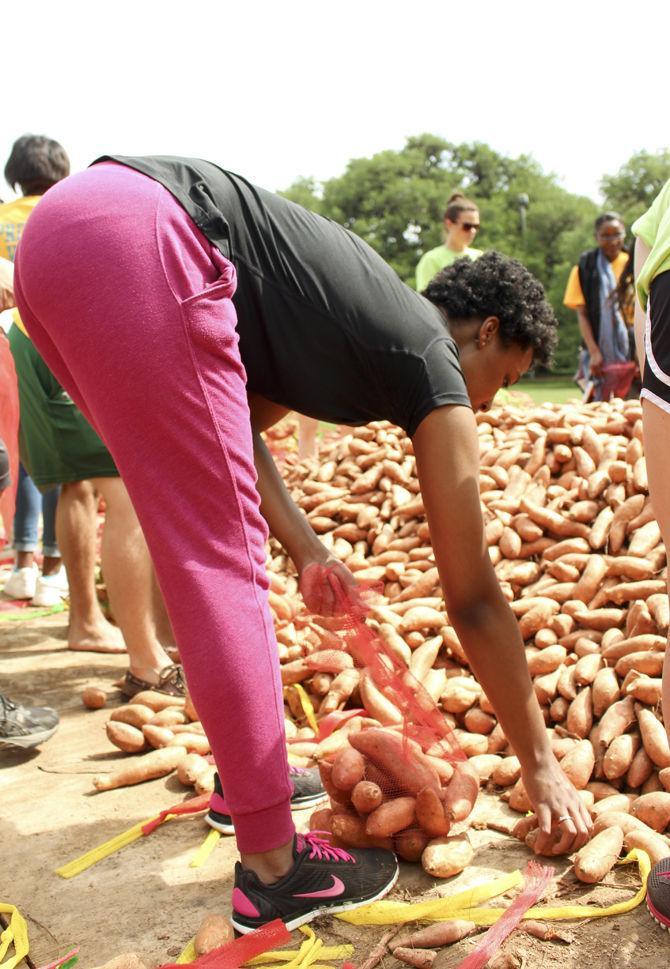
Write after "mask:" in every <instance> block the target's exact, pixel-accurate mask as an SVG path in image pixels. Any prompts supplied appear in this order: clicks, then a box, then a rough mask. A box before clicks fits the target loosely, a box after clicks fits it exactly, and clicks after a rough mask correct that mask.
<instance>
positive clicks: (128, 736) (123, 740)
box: [105, 720, 147, 754]
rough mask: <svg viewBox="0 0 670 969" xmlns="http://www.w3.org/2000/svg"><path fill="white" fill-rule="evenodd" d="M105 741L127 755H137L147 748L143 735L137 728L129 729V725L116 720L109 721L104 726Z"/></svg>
mask: <svg viewBox="0 0 670 969" xmlns="http://www.w3.org/2000/svg"><path fill="white" fill-rule="evenodd" d="M105 732H106V734H107V739H108V740H109V741H110V742H111V743H113V744H114V746H115V747H118V748H119V750H123V751H125V752H126V753H128V754H138V753H139V752H140V751H141V750H144V749H145V748H146V746H147V742H146V740H145V738H144V734H143V733H142V731H141V730H138V729H137V727H131V725H130V724H129V723H119V722H118V721H116V720H109V721H108V722H107V723H106V724H105Z"/></svg>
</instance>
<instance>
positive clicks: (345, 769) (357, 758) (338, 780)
mask: <svg viewBox="0 0 670 969" xmlns="http://www.w3.org/2000/svg"><path fill="white" fill-rule="evenodd" d="M364 773H365V759H364V757H363V755H362V754H361V753H359V751H357V750H354V749H353V748H352V747H349V746H347V747H344V748H343V749H342V750H340V751H339V753H338V754H337V755H336V757H335V760H334V761H333V770H332V774H331V779H332V782H333V784H334V785H335V787H337V788H338V790H340V791H352V790H353V789H354V787H356V785H357V784H358V783H359V781H362V780H363V774H364Z"/></svg>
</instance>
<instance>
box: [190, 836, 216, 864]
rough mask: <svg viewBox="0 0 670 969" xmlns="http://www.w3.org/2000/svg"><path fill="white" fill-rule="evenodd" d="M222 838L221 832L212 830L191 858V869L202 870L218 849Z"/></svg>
mask: <svg viewBox="0 0 670 969" xmlns="http://www.w3.org/2000/svg"><path fill="white" fill-rule="evenodd" d="M220 837H221V832H220V831H215V830H214V828H212V829H211V831H210V832H209V834H208V835H207V837H206V838H205V840H204V841H203V843H202V844H201V845H200V847H199V848H198V850H197V851H196V853H195V854H194V855H193V857H192V858H191V860H190V862H189V868H201V867H202V866H203V865H204V864H205V862H206V861H207V859H208V858H209V856H210V855H211V853H212V852H213V851H214V849H215V848H216V846H217V844H218V843H219V838H220Z"/></svg>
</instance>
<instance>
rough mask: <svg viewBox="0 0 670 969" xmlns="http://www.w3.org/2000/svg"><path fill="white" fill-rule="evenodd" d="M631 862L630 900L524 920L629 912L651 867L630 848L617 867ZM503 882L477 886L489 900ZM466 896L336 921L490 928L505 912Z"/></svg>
mask: <svg viewBox="0 0 670 969" xmlns="http://www.w3.org/2000/svg"><path fill="white" fill-rule="evenodd" d="M632 862H637V864H638V869H639V872H640V878H641V881H642V884H641V886H640V888H639V890H638V891H637V892H636V893H635V895H633V897H632V898H629V899H626V900H625V901H623V902H616V903H615V904H614V905H608V906H607V907H606V908H598V907H595V906H593V905H561V906H558V907H555V908H552V907H547V908H545V907H543V906H537V907H534V908H529V909H528V911H527V912H526V913H525V914H524V918H525V919H542V920H561V919H594V918H607V917H609V916H614V915H624V914H625V913H626V912H630V911H632V910H633V909H634V908H636V907H637V906H638V905H639V904H640V903H641V902H642V901H644V897H645V894H646V892H647V878H648V876H649V871H650V868H651V862H650V860H649V855H647V853H646V852H644V851H642V850H641V849H639V848H633V850H632V851H631V852H629V854H628V855H626V857H625V858H622V859H621V860H620V861H619V862H618V864H620V865H628V864H631V863H632ZM513 875H518V876H519V878H518V882H520V881H521V872H518V871H517V872H513ZM505 877H506V878H507V877H510V876H505ZM503 881H504V878H501V879H496V881H495V882H492V883H490V884H489V886H485V885H482V886H478V887H479V888H482V889H486V888H488V887H491V886H492V885H493V886H496V890H495V891H492V892H491V893H490V894H489V895H488V897H489V898H492V897H494V896H495V895H500V894H501V890H500V889H499V888H498V886H499V885H500V884H501V883H502V882H503ZM510 887H512V886H510ZM476 891H477V889H474V890H473V892H476ZM502 891H506V889H505V888H503V889H502ZM467 894H468V893H466V892H461V893H459V894H458V895H453V896H451V897H450V898H441V899H437V900H435V901H431V902H429V903H426V902H418V903H412V902H383V901H382V902H374V903H373V904H372V905H366V906H365V907H364V908H359V909H355V910H354V911H353V912H346V913H342V914H340V915H338V916H337V918H339V919H342V920H343V921H346V922H352V923H354V924H356V925H388V924H395V923H396V922H398V923H400V922H412V921H414V920H419V919H421V920H424V921H439V920H441V919H446V918H450V919H468V920H469V921H470V922H475V924H476V925H493V924H495V922H497V921H498V919H499V918H501V916H502V915H504V914H505V912H506V911H507V909H505V908H478V907H472V904H463V898H464V896H465V895H467ZM484 900H485V899H484V898H482V897H481V896H480V897H479V898H477V902H480V901H484ZM473 903H474V899H473Z"/></svg>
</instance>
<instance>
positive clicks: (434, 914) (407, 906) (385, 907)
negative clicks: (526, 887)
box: [335, 871, 523, 925]
mask: <svg viewBox="0 0 670 969" xmlns="http://www.w3.org/2000/svg"><path fill="white" fill-rule="evenodd" d="M522 881H523V876H522V875H521V872H520V871H513V872H510V874H509V875H502V876H501V877H500V878H496V879H495V880H494V881H491V882H486V883H485V884H483V885H475V886H474V887H473V888H468V889H466V890H465V891H463V892H458V893H457V894H456V895H450V896H449V897H448V898H431V899H430V900H428V901H426V902H391V901H382V902H373V903H372V905H365V906H363V907H361V908H357V909H354V910H353V911H351V912H341V913H339V914H338V915H336V916H335V917H336V918H338V919H341V920H342V921H343V922H350V923H351V924H352V925H396V924H399V923H402V922H414V921H416V920H417V919H424V920H430V919H435V920H438V919H445V918H457V917H458V916H456V915H453V914H452V913H454V912H461V911H463V910H465V909H468V910H470V909H472V910H475V907H476V906H477V905H481V903H482V902H488V900H489V899H490V898H495V897H496V895H502V894H503V893H504V892H507V891H509V890H510V889H511V888H516V887H517V886H518V885H520V884H521V882H522ZM472 921H474V920H472Z"/></svg>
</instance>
